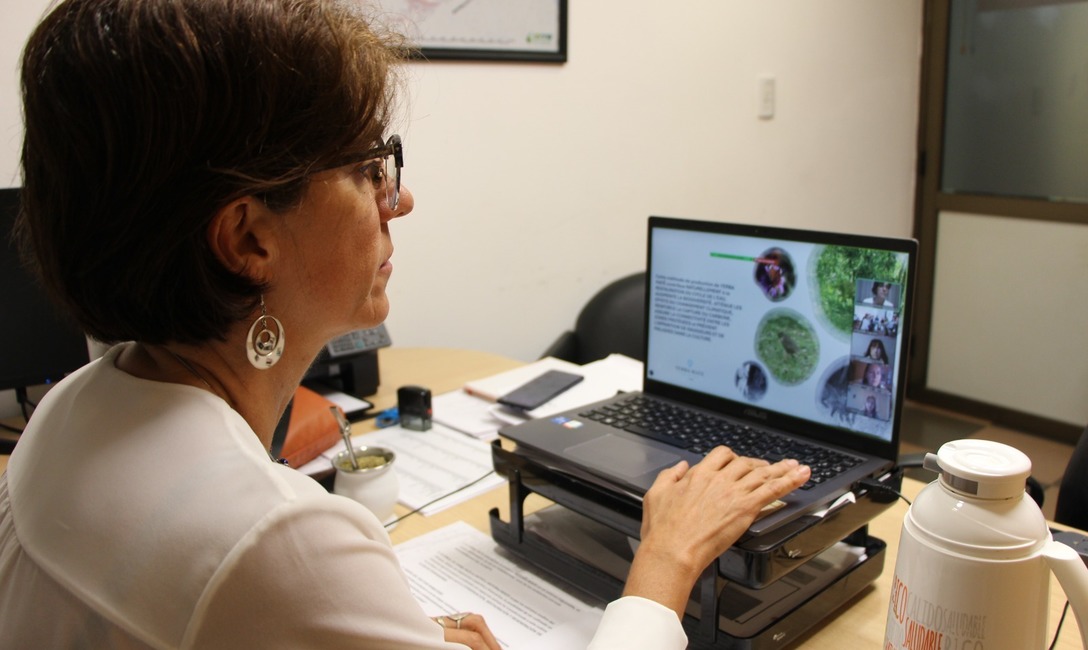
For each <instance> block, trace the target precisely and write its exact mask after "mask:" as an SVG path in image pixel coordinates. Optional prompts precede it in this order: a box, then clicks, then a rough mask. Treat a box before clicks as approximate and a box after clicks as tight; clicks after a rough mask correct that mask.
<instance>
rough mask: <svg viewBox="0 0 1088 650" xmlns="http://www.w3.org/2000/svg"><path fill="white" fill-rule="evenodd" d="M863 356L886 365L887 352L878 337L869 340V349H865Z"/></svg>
mask: <svg viewBox="0 0 1088 650" xmlns="http://www.w3.org/2000/svg"><path fill="white" fill-rule="evenodd" d="M865 357H866V358H867V359H870V360H872V361H879V362H880V363H882V364H885V365H887V363H888V353H887V351H886V350H885V349H884V342H883V341H881V340H880V339H873V340H871V341H869V349H868V350H866V352H865Z"/></svg>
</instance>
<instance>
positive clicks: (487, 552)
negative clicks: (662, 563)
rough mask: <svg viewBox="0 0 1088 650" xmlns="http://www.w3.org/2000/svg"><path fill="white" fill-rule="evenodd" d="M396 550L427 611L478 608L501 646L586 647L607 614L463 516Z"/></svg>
mask: <svg viewBox="0 0 1088 650" xmlns="http://www.w3.org/2000/svg"><path fill="white" fill-rule="evenodd" d="M396 553H397V557H398V558H399V559H400V563H401V566H402V567H403V569H404V572H405V574H406V575H407V576H408V584H409V585H410V586H411V589H412V593H413V594H414V595H415V597H416V599H417V600H418V601H419V602H420V604H421V605H422V606H423V611H425V612H426V613H427V615H428V616H440V615H442V614H450V613H453V612H475V613H477V614H481V615H483V617H484V618H485V619H487V624H488V627H490V628H491V631H492V632H493V633H494V634H495V638H496V639H498V640H499V643H500V644H501V645H502V647H503V648H511V649H516V650H545V649H547V650H554V649H555V648H585V647H586V646H587V645H589V642H590V640H591V639H592V638H593V634H594V633H595V632H596V630H597V624H598V622H600V619H601V616H602V615H603V614H604V603H602V602H600V601H598V600H596V599H592V598H590V597H589V596H586V595H584V594H582V593H580V592H577V591H575V590H573V589H571V590H570V591H568V590H566V589H564V588H560V587H559V586H557V585H555V584H553V583H552V582H550V581H548V580H546V579H545V578H543V577H542V575H541V574H540V573H538V571H537V570H536V569H534V568H532V567H530V566H529V565H527V564H525V563H523V562H521V561H520V560H517V559H515V558H512V557H510V556H507V555H504V554H501V553H500V547H499V545H498V544H497V543H496V542H495V541H494V540H493V539H491V538H490V537H489V536H487V535H486V534H484V533H482V532H480V531H478V530H476V529H475V528H473V527H472V526H470V525H468V524H466V523H465V522H463V521H459V522H456V523H453V524H450V525H449V526H446V527H444V528H440V529H438V530H436V531H433V532H431V533H428V534H426V535H421V536H420V537H417V538H415V539H412V540H409V541H407V542H404V543H403V544H399V545H397V546H396Z"/></svg>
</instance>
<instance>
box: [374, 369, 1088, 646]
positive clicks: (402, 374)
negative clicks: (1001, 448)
mask: <svg viewBox="0 0 1088 650" xmlns="http://www.w3.org/2000/svg"><path fill="white" fill-rule="evenodd" d="M519 365H521V362H518V361H514V360H511V359H506V358H504V357H499V356H495V355H491V354H487V353H479V352H470V351H463V350H446V349H397V348H385V349H383V350H381V351H380V353H379V372H380V375H381V379H382V386H381V388H380V390H379V391H378V394H377V395H375V396H374V397H373V398H371V399H372V401H373V402H374V403H375V404H376V405H377V406H378V408H387V407H388V406H392V405H393V404H394V403H395V402H396V387H397V386H400V385H403V384H409V383H415V384H421V385H424V386H428V387H429V388H431V390H432V391H433V393H434V394H436V395H438V394H441V393H443V392H445V391H449V390H455V389H457V388H459V387H460V386H461V385H463V384H464V383H465V382H466V381H468V380H470V379H478V378H481V377H486V376H488V375H490V374H495V373H498V372H502V371H504V370H509V369H510V368H514V367H517V366H519ZM370 426H371V425H369V424H367V423H360V424H359V425H357V428H356V432H357V433H359V434H362V433H364V432H365V431H366V430H369V427H370ZM923 487H924V484H923V483H921V482H918V481H914V480H911V479H906V480H905V481H904V488H903V491H904V493H905V494H906V496H907V497H908V498H911V499H913V497H914V496H916V495H917V494H918V492H919V491H920V490H921V489H922V488H923ZM507 494H508V493H507V488H506V486H501V487H499V488H496V489H495V490H492V491H490V492H488V493H486V494H482V495H480V496H478V497H476V498H474V499H471V500H469V501H466V502H464V503H462V504H459V505H457V506H455V507H453V508H450V509H448V510H445V511H443V512H441V513H438V514H435V515H432V516H430V517H420V516H413V517H409V518H408V519H405V520H404V521H402V522H400V524H398V525H397V527H396V529H395V530H393V531H392V532H391V534H390V537H391V538H392V540H393V543H394V544H396V543H399V542H403V541H405V540H408V539H411V538H413V537H415V536H417V535H421V534H423V533H426V532H428V531H431V530H435V529H438V528H441V527H442V526H445V525H447V524H449V523H452V522H454V521H457V520H463V521H466V522H467V523H469V524H471V525H472V526H474V527H476V528H477V529H479V530H481V531H483V532H486V533H489V534H490V528H489V523H488V516H487V513H488V511H489V510H490V509H491V508H495V507H498V508H499V509H500V511H501V513H502V517H503V519H504V520H507V521H508V520H509V503H508V496H507ZM546 504H547V501H545V500H544V499H542V498H540V497H539V496H538V495H531V496H530V500H529V501H528V502H527V509H528V510H530V511H531V510H534V509H536V508H539V507H541V506H543V505H546ZM906 512H907V504H906V503H905V502H903V501H902V500H900V501H899V502H898V503H897V504H896V505H894V506H893V507H891V508H890V509H888V510H887V511H885V512H884V513H882V514H881V515H880V516H879V517H877V518H876V519H874V520H873V521H872V523H871V524H870V526H869V534H870V535H873V536H875V537H878V538H880V539H882V540H884V541H885V542H886V543H887V545H888V547H887V551H886V555H885V561H884V570H883V571H882V572H881V574H880V577H879V578H877V580H876V581H875V582H874V583H873V584H872V585H871V586H869V587H867V588H866V589H865V590H863V591H862V592H861V593H860V594H858V596H856V597H855V598H854V599H852V600H851V601H850V602H848V603H847V604H846V605H845V606H843V607H842V608H841V609H840V610H839V611H838V612H837V613H836V614H835V615H834V616H833V617H831V618H829V619H827V620H826V621H824V622H823V623H822V624H820V625H818V626H816V627H815V628H813V629H812V630H810V631H809V632H808V633H807V634H806V635H805V636H804V637H803V638H802V639H801V641H800V643H798V644H797V645H796V646H795V647H798V648H805V649H806V650H808V649H812V650H841V649H842V648H844V647H850V648H873V649H874V650H877V649H879V648H880V647H881V644H882V642H883V640H884V624H885V619H886V617H887V611H888V599H889V596H890V594H891V582H892V574H893V573H894V571H895V555H896V552H897V550H898V547H899V534H900V528H901V526H902V522H903V516H904V515H905V514H906ZM1064 604H1065V594H1064V592H1062V590H1061V587H1060V586H1058V583H1057V580H1051V597H1050V622H1049V625H1048V627H1047V630H1048V634H1053V630H1054V626H1055V625H1056V624H1057V622H1058V619H1059V617H1060V616H1061V610H1062V607H1063V606H1064ZM1049 642H1050V639H1049V638H1048V639H1047V643H1048V644H1049ZM1057 648H1061V649H1064V650H1076V649H1079V648H1081V643H1080V630H1079V628H1078V627H1077V622H1076V620H1075V619H1074V617H1073V616H1072V614H1070V615H1068V616H1066V619H1065V622H1064V623H1063V624H1062V633H1061V639H1060V641H1059V643H1058V645H1057Z"/></svg>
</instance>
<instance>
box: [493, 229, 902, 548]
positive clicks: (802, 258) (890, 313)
mask: <svg viewBox="0 0 1088 650" xmlns="http://www.w3.org/2000/svg"><path fill="white" fill-rule="evenodd" d="M648 223H649V228H648V237H647V267H646V268H647V274H646V292H647V293H646V310H645V314H644V315H643V318H644V322H645V326H646V327H645V332H646V337H645V348H644V351H645V357H644V358H645V365H644V369H643V373H644V374H643V386H642V390H641V391H636V392H632V393H623V394H620V395H617V396H615V397H611V398H609V399H606V400H603V401H600V402H595V403H593V404H589V405H586V406H583V407H580V408H578V409H573V410H569V411H564V412H562V413H559V414H556V415H553V416H549V417H547V418H541V419H537V420H531V421H529V422H526V423H523V424H519V425H516V426H508V427H505V428H503V429H501V430H500V435H502V436H503V437H505V438H507V439H508V440H511V441H513V442H515V443H516V444H517V449H518V452H519V453H521V454H524V455H526V456H527V457H531V458H534V459H535V460H537V461H539V462H542V463H543V464H545V465H546V466H548V467H550V468H552V469H555V470H557V471H560V472H564V473H567V474H569V475H572V476H575V477H578V478H580V479H582V480H586V481H589V482H592V483H594V484H597V485H600V486H603V487H605V488H607V489H609V490H612V491H614V492H618V493H621V494H625V495H628V496H629V497H631V498H632V499H635V500H640V499H641V497H642V495H643V494H644V493H645V491H646V490H647V489H648V488H649V487H650V485H651V484H652V483H653V481H654V478H655V477H656V476H657V474H658V472H660V471H661V470H662V469H664V468H666V467H669V466H671V465H673V464H675V463H677V462H678V461H680V460H681V459H684V460H687V461H689V462H691V463H696V462H698V461H699V460H700V459H701V458H702V456H703V455H704V454H705V453H706V451H708V449H709V448H712V446H713V445H714V444H717V443H716V442H715V440H716V438H715V436H718V435H719V434H721V433H722V432H723V431H724V432H725V433H726V434H728V435H729V436H730V437H728V438H727V439H726V444H729V445H730V446H732V447H734V449H736V450H737V451H738V452H740V453H745V454H746V455H758V456H763V457H767V458H768V460H777V459H778V458H780V457H794V458H798V459H799V460H804V461H807V462H811V463H812V466H813V470H814V471H813V476H814V478H813V480H812V481H810V482H809V484H806V486H804V487H803V488H801V489H797V490H795V491H794V492H792V493H791V494H789V495H788V496H786V497H784V498H783V499H781V500H780V502H779V503H777V504H775V508H767V509H765V511H764V513H763V515H762V516H761V517H760V518H759V519H757V521H756V522H755V523H754V524H753V525H752V527H751V528H750V529H749V531H748V533H749V535H762V534H765V533H767V532H770V531H772V530H775V529H777V528H779V527H781V526H783V525H785V524H786V523H788V522H791V521H793V520H795V519H796V518H797V517H799V516H802V515H805V514H810V513H813V512H815V511H818V510H821V509H825V508H827V507H828V506H829V504H831V503H833V502H835V501H836V500H837V499H839V498H840V497H843V496H844V495H847V494H848V493H849V492H851V491H852V490H853V489H854V488H855V487H856V486H857V483H858V481H860V480H862V479H865V478H870V477H875V478H879V477H881V476H882V475H883V474H885V473H887V472H888V471H889V470H890V469H892V468H893V467H894V465H895V460H896V457H897V453H898V447H899V428H900V419H901V413H902V404H903V398H904V392H905V385H906V366H907V364H906V361H907V342H908V341H909V338H908V337H909V335H910V332H909V324H910V307H911V304H912V300H913V293H914V292H913V280H914V267H915V263H916V258H917V242H915V241H914V240H911V239H897V238H885V237H873V236H862V235H848V234H840V233H828V232H817V231H807V230H797V229H782V228H772V227H765V226H753V225H744V224H733V223H722V222H709V221H696V220H691V219H676V218H669V217H650V218H649V222H648ZM650 407H652V408H651V411H652V410H654V409H664V410H665V411H666V412H667V413H668V415H667V416H664V417H657V416H651V415H648V414H647V410H646V409H647V408H650ZM670 422H671V424H670ZM682 435H683V436H685V437H686V438H687V439H681V438H679V436H682ZM693 438H694V439H693ZM768 441H776V444H775V445H773V446H772V447H771V449H770V450H769V451H768V450H763V451H758V452H756V451H750V449H754V447H752V446H751V445H753V444H757V445H758V444H761V443H766V442H768ZM809 453H815V454H816V455H815V456H814V458H815V460H808V459H807V458H806V457H805V456H807V455H808V454H809Z"/></svg>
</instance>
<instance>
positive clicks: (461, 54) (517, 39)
mask: <svg viewBox="0 0 1088 650" xmlns="http://www.w3.org/2000/svg"><path fill="white" fill-rule="evenodd" d="M360 1H365V0H360ZM372 2H373V0H372ZM376 4H377V5H380V7H381V12H380V14H381V16H382V17H383V18H384V19H385V20H387V21H388V26H389V27H391V28H392V29H394V30H396V31H398V32H400V33H402V34H404V35H406V36H407V37H408V38H409V40H410V41H411V42H412V44H413V45H414V46H415V47H416V48H418V53H419V57H420V58H422V59H426V60H431V59H447V60H449V59H453V60H477V61H530V62H532V61H537V62H549V63H563V62H565V61H566V60H567V0H379V1H378V2H376Z"/></svg>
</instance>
